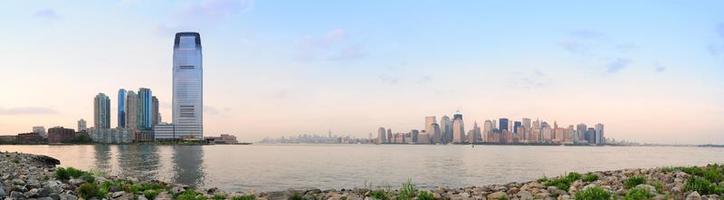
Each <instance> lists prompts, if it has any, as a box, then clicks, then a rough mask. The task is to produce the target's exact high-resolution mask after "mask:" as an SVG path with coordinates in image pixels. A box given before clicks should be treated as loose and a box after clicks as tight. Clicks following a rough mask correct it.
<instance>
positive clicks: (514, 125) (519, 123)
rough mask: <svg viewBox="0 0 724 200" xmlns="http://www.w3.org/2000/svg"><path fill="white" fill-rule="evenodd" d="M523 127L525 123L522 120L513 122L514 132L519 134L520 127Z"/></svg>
mask: <svg viewBox="0 0 724 200" xmlns="http://www.w3.org/2000/svg"><path fill="white" fill-rule="evenodd" d="M521 127H523V123H521V122H520V121H515V122H513V133H516V134H518V133H519V132H518V128H521Z"/></svg>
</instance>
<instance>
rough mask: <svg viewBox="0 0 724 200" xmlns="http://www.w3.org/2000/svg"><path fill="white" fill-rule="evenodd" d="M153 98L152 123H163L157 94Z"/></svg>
mask: <svg viewBox="0 0 724 200" xmlns="http://www.w3.org/2000/svg"><path fill="white" fill-rule="evenodd" d="M151 99H152V102H151V104H152V105H151V107H152V109H151V110H152V113H153V114H152V116H151V118H153V123H151V125H157V124H158V123H161V113H159V112H158V98H156V96H153V97H151Z"/></svg>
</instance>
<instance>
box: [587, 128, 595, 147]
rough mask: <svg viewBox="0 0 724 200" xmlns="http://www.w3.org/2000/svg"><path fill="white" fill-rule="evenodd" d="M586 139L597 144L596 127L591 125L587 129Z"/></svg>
mask: <svg viewBox="0 0 724 200" xmlns="http://www.w3.org/2000/svg"><path fill="white" fill-rule="evenodd" d="M586 141H588V143H589V144H596V129H595V128H593V127H591V128H588V129H587V130H586Z"/></svg>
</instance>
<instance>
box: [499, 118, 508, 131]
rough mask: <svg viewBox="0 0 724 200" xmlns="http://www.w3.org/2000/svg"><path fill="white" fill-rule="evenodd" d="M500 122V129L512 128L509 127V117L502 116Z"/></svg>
mask: <svg viewBox="0 0 724 200" xmlns="http://www.w3.org/2000/svg"><path fill="white" fill-rule="evenodd" d="M498 123H500V125H499V126H498V129H500V130H501V131H503V130H510V129H508V118H500V119H498Z"/></svg>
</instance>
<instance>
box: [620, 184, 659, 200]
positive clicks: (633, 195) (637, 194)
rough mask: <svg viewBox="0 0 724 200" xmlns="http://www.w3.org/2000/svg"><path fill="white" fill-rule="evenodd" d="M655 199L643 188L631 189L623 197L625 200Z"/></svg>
mask: <svg viewBox="0 0 724 200" xmlns="http://www.w3.org/2000/svg"><path fill="white" fill-rule="evenodd" d="M651 198H653V195H651V193H649V191H647V190H646V189H644V188H642V187H637V188H634V189H631V190H629V191H628V193H626V196H624V197H623V199H624V200H647V199H651Z"/></svg>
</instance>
